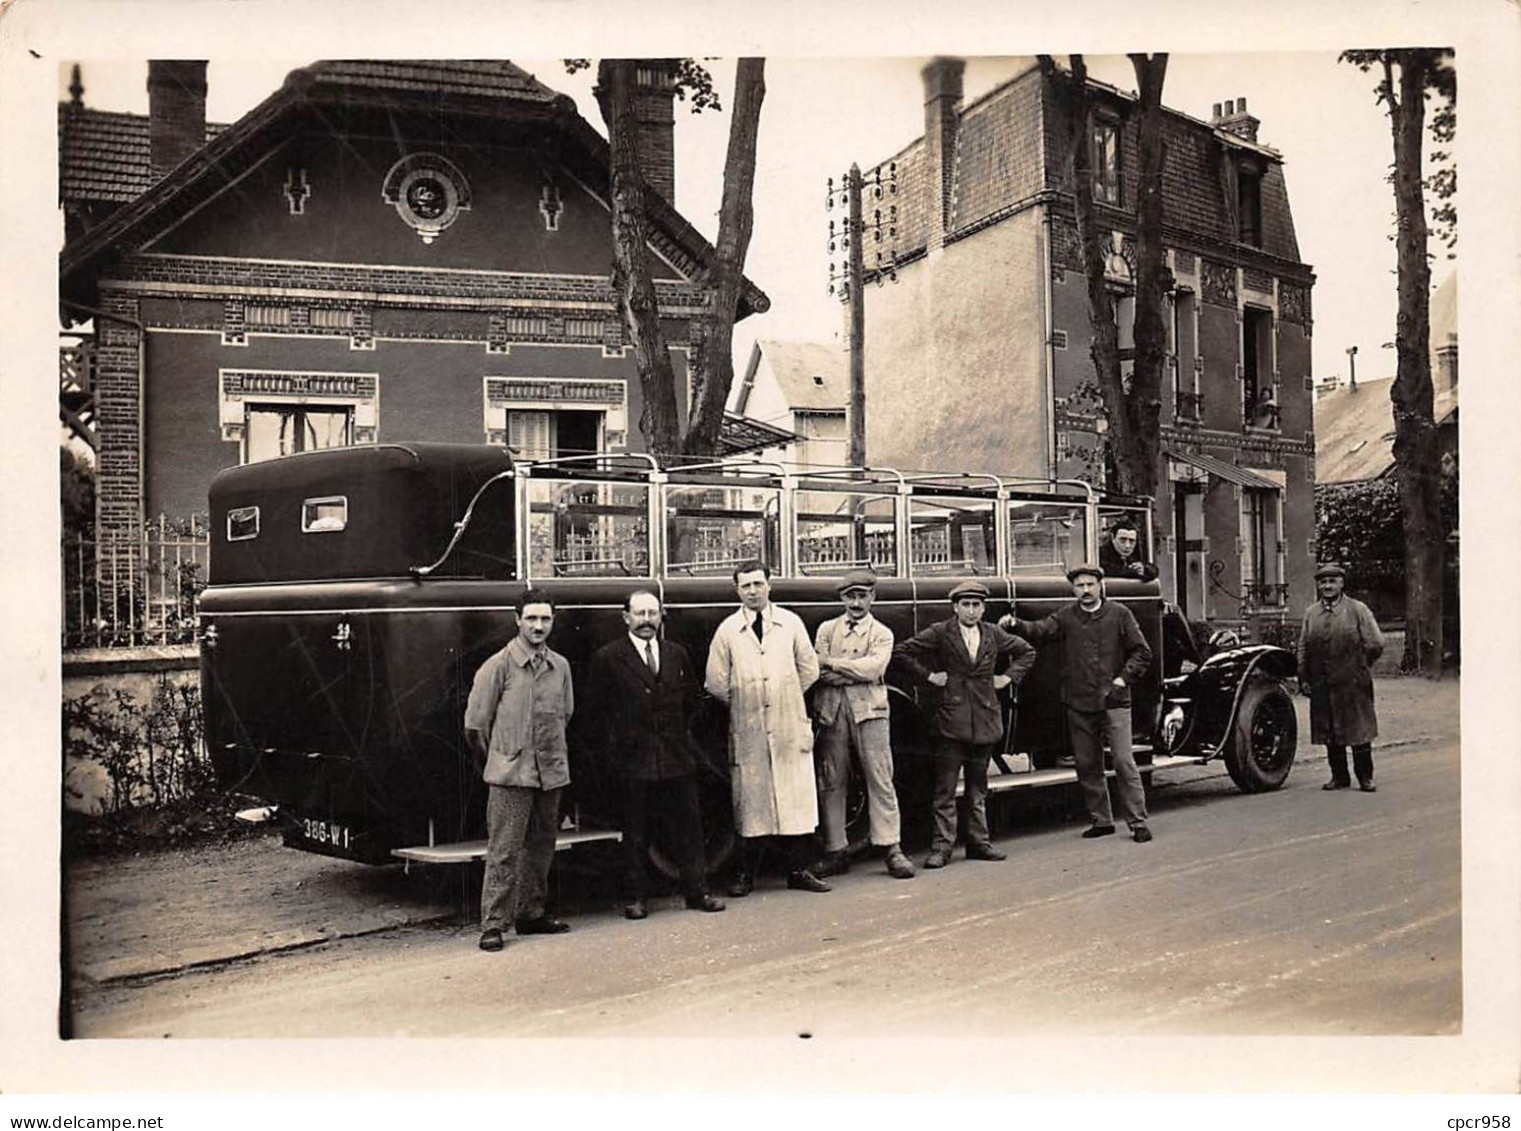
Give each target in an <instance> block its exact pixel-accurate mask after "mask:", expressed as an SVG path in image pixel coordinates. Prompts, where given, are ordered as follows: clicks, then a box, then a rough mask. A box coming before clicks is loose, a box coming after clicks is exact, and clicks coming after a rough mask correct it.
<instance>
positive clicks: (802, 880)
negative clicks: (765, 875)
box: [787, 868, 833, 892]
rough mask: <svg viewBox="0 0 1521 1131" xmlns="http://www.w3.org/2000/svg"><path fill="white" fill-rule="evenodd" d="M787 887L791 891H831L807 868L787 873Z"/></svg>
mask: <svg viewBox="0 0 1521 1131" xmlns="http://www.w3.org/2000/svg"><path fill="white" fill-rule="evenodd" d="M787 886H788V887H789V888H791V889H792V890H793V891H816V892H826V891H831V890H833V889H831V888H830V886H829V885H828V884H826V883H825V882H824V881H823V880H821V879H819V878H818V877H817V876H815V875H814V874H813V873H812V872H810V871H809V870H808V869H807V868H798V869H797V870H796V871H793V872H788V873H787Z"/></svg>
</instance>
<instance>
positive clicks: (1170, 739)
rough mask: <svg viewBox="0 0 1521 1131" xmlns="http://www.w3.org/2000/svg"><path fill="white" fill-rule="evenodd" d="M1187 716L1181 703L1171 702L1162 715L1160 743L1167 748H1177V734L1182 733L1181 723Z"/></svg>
mask: <svg viewBox="0 0 1521 1131" xmlns="http://www.w3.org/2000/svg"><path fill="white" fill-rule="evenodd" d="M1187 718H1188V714H1187V712H1186V711H1184V709H1183V704H1181V703H1174V704H1172V705H1171V706H1170V707H1168V708H1167V712H1166V714H1164V715H1163V716H1162V745H1163V746H1164V747H1166V748H1167V749H1168V750H1175V749H1176V748H1177V745H1178V735H1180V734H1182V733H1183V724H1184V722H1185V721H1186V720H1187Z"/></svg>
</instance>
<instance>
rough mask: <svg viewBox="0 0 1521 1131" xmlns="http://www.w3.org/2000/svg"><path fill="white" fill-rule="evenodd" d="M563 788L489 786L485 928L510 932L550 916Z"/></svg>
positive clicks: (483, 904) (483, 887)
mask: <svg viewBox="0 0 1521 1131" xmlns="http://www.w3.org/2000/svg"><path fill="white" fill-rule="evenodd" d="M563 792H564V790H563V789H532V788H526V787H524V786H517V785H488V786H487V787H486V874H485V877H484V878H483V879H482V881H481V929H482V930H483V931H485V930H491V929H492V928H495V929H496V930H498V931H505V930H506V929H507V928H508V927H509V926H510V925H511V924H512V923H514V922H519V921H522V920H525V919H537V918H540V917H541V916H542V915H543V914H544V897H545V894H546V893H547V892H548V890H549V866H550V865H551V864H552V863H554V858H555V836H556V834H557V832H558V829H559V824H560V794H561V793H563Z"/></svg>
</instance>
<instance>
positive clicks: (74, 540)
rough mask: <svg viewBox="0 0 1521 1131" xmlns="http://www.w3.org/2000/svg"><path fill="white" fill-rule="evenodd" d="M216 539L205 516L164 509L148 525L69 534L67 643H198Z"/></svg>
mask: <svg viewBox="0 0 1521 1131" xmlns="http://www.w3.org/2000/svg"><path fill="white" fill-rule="evenodd" d="M210 545H211V539H210V535H209V532H208V531H207V529H206V525H205V522H204V520H203V519H200V518H195V519H192V520H189V521H181V522H171V521H170V520H168V519H167V518H164V517H163V516H160V517H159V518H158V519H156V520H154V521H153V522H150V523H148V524H146V525H145V526H144V527H143V528H142V529H141V530H120V531H112V530H104V531H99V530H98V531H96V532H95V534H94V536H93V537H86V536H83V535H68V534H66V535H65V536H64V539H63V563H62V565H63V568H62V571H61V572H62V587H63V647H64V648H65V649H73V648H131V647H137V646H141V645H147V644H189V643H192V642H193V641H194V640H195V606H196V597H197V596H198V595H199V594H200V591H201V589H202V588H203V587H204V586H205V584H206V563H207V560H208V557H209V553H210Z"/></svg>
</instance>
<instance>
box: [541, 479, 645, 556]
mask: <svg viewBox="0 0 1521 1131" xmlns="http://www.w3.org/2000/svg"><path fill="white" fill-rule="evenodd" d="M649 490H650V489H649V487H648V486H646V485H644V484H641V483H599V482H594V481H593V482H588V481H585V480H582V481H578V482H564V481H560V480H551V479H532V480H529V482H528V572H529V576H530V577H648V576H649V573H650V543H649Z"/></svg>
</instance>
